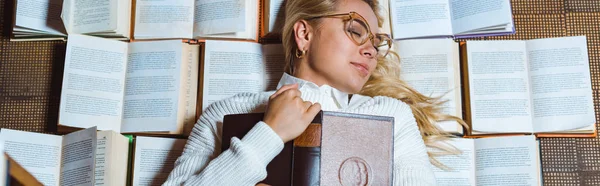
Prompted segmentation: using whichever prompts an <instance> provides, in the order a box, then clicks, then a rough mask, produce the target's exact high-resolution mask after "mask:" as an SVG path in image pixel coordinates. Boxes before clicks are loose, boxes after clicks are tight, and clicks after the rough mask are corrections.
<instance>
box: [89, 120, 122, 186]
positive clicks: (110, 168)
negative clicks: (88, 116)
mask: <svg viewBox="0 0 600 186" xmlns="http://www.w3.org/2000/svg"><path fill="white" fill-rule="evenodd" d="M96 144H97V146H96V164H95V174H94V179H95V185H125V184H126V182H127V159H128V158H129V146H128V145H129V140H128V139H127V138H126V137H125V136H122V135H121V134H118V133H116V132H114V131H110V130H107V131H98V132H97V143H96Z"/></svg>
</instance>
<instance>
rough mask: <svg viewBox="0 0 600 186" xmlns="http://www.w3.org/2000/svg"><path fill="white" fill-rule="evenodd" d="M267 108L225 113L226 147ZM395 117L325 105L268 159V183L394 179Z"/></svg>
mask: <svg viewBox="0 0 600 186" xmlns="http://www.w3.org/2000/svg"><path fill="white" fill-rule="evenodd" d="M263 116H264V114H263V113H250V114H234V115H226V116H225V117H224V119H223V130H222V131H223V132H222V139H223V142H222V144H221V149H222V151H225V150H227V149H228V148H229V146H230V143H231V138H232V137H237V138H240V139H241V138H243V137H244V135H245V134H246V133H248V132H249V131H250V130H251V129H252V127H254V125H255V124H256V123H258V122H259V121H262V119H263ZM393 124H394V119H393V118H392V117H383V116H372V115H361V114H350V113H341V112H329V111H322V112H319V114H317V116H316V117H315V118H314V119H313V121H312V122H311V124H310V125H309V126H308V128H307V129H306V130H305V131H304V133H302V134H301V135H300V136H298V137H297V138H296V139H294V140H292V141H289V142H287V143H285V145H284V148H283V150H282V151H281V152H280V153H279V154H278V155H277V156H276V157H275V158H274V159H273V160H272V161H271V162H270V163H269V164H268V165H267V177H266V178H265V180H263V181H261V182H260V183H265V184H269V185H347V184H352V185H354V184H359V185H367V184H370V185H392V181H393V177H392V173H393V169H392V168H393V131H394V130H393V127H394V125H393Z"/></svg>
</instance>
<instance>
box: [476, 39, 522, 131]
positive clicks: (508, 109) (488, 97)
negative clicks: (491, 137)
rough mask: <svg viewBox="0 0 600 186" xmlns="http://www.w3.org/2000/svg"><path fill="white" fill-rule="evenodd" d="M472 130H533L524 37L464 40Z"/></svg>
mask: <svg viewBox="0 0 600 186" xmlns="http://www.w3.org/2000/svg"><path fill="white" fill-rule="evenodd" d="M467 59H468V62H467V63H468V71H469V72H468V73H469V96H470V98H471V100H470V103H469V104H470V106H471V122H472V130H473V132H533V126H532V123H531V122H532V118H531V117H532V114H531V109H532V108H531V102H530V90H529V80H528V79H529V75H528V72H527V69H528V67H527V65H526V64H527V63H526V61H527V54H526V49H525V42H524V41H468V42H467Z"/></svg>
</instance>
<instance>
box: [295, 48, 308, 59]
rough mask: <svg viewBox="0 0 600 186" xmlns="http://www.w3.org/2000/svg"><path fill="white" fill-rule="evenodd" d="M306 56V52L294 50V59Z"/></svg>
mask: <svg viewBox="0 0 600 186" xmlns="http://www.w3.org/2000/svg"><path fill="white" fill-rule="evenodd" d="M298 51H300V52H298ZM304 55H306V50H300V49H296V58H298V59H302V58H303V57H304Z"/></svg>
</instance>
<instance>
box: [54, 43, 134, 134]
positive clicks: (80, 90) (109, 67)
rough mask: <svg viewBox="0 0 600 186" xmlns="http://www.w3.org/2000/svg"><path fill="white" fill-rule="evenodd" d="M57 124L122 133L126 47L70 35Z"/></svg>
mask: <svg viewBox="0 0 600 186" xmlns="http://www.w3.org/2000/svg"><path fill="white" fill-rule="evenodd" d="M68 39H69V42H67V52H66V53H67V54H66V57H65V70H64V76H63V84H62V91H61V96H60V97H61V99H60V113H59V121H58V122H59V124H61V125H66V126H71V127H79V128H89V127H92V126H98V130H114V131H121V115H122V107H123V94H124V92H125V91H124V88H125V72H126V70H125V69H126V62H127V43H124V42H120V41H114V40H110V39H103V38H97V37H92V36H84V35H77V34H71V35H69V38H68Z"/></svg>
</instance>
